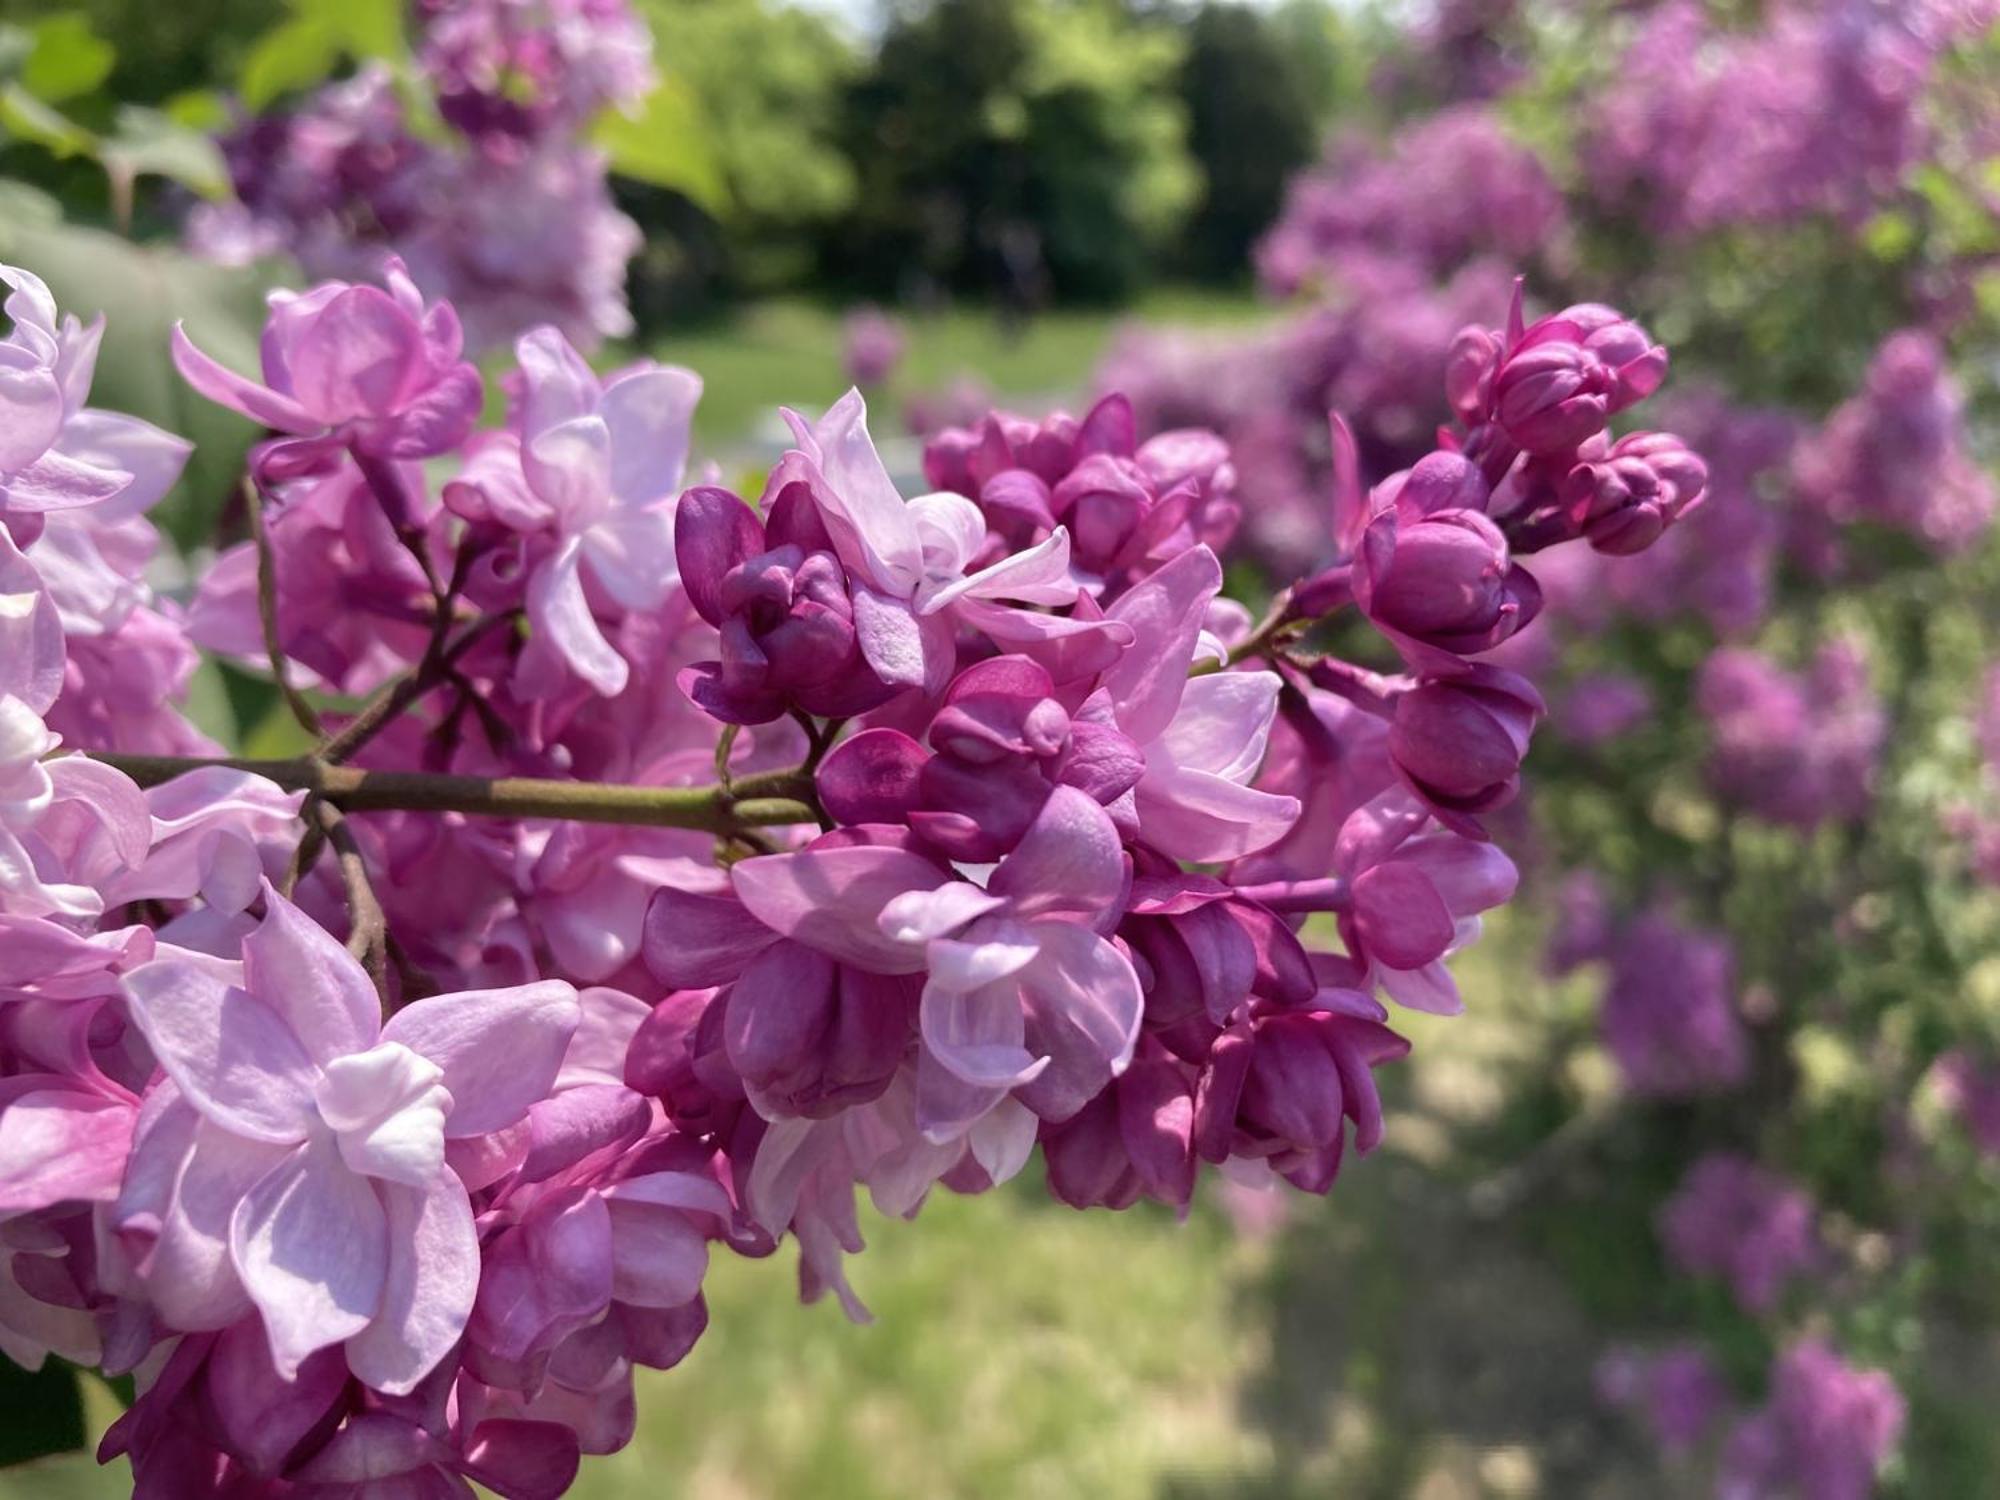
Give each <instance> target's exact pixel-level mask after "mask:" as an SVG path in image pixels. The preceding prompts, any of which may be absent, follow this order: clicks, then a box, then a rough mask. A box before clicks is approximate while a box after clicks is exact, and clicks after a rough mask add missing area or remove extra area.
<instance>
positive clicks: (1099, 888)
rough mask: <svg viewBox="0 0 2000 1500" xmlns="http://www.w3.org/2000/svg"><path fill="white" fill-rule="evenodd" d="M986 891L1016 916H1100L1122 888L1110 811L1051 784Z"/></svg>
mask: <svg viewBox="0 0 2000 1500" xmlns="http://www.w3.org/2000/svg"><path fill="white" fill-rule="evenodd" d="M987 889H989V890H990V891H992V892H993V894H994V895H996V896H1006V897H1009V898H1010V899H1011V900H1012V902H1013V909H1014V911H1015V912H1016V913H1017V914H1018V915H1020V916H1022V917H1035V916H1040V915H1043V914H1045V913H1050V912H1067V913H1074V914H1076V915H1079V916H1085V917H1093V918H1094V917H1099V916H1102V915H1103V914H1104V913H1105V912H1106V911H1108V910H1109V909H1110V908H1111V907H1112V906H1113V905H1114V904H1115V903H1116V902H1117V900H1118V898H1119V896H1120V894H1121V893H1122V892H1123V891H1124V889H1125V852H1124V848H1123V846H1122V844H1121V842H1120V840H1119V837H1118V829H1117V828H1116V826H1114V825H1113V823H1112V821H1111V815H1110V814H1109V813H1107V812H1105V810H1104V809H1103V807H1102V806H1100V805H1099V804H1098V803H1097V801H1096V800H1095V799H1094V798H1092V797H1091V796H1090V795H1089V794H1088V793H1086V792H1082V791H1079V790H1077V788H1075V787H1073V786H1059V787H1057V788H1056V789H1055V790H1054V791H1052V792H1051V793H1049V799H1048V801H1047V802H1045V803H1043V804H1042V810H1041V811H1040V812H1039V813H1037V814H1036V815H1035V821H1034V822H1033V823H1031V824H1030V825H1029V826H1028V831H1027V832H1026V833H1025V834H1023V835H1022V836H1021V842H1020V843H1019V844H1018V845H1016V846H1015V849H1014V852H1013V853H1012V854H1010V855H1008V856H1007V857H1006V858H1005V859H1003V860H1002V861H1001V862H1000V867H999V868H998V869H997V870H995V871H994V872H993V876H992V879H991V880H989V881H988V882H987Z"/></svg>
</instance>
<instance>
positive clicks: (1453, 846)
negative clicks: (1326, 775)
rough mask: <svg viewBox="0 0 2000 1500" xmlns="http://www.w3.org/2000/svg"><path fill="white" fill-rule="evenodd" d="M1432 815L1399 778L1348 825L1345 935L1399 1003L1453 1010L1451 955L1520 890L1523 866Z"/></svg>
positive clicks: (1456, 1002)
mask: <svg viewBox="0 0 2000 1500" xmlns="http://www.w3.org/2000/svg"><path fill="white" fill-rule="evenodd" d="M1429 822H1430V811H1429V809H1428V808H1427V807H1425V806H1424V805H1423V804H1422V803H1420V802H1419V801H1418V800H1417V799H1416V798H1415V797H1414V796H1412V795H1411V794H1410V793H1409V792H1408V791H1406V790H1405V789H1404V788H1402V787H1395V788H1393V789H1391V790H1389V791H1387V792H1384V793H1383V794H1382V795H1381V796H1379V797H1376V798H1375V799H1374V800H1373V801H1371V802H1368V803H1366V804H1365V805H1363V806H1362V807H1360V808H1358V809H1356V810H1355V812H1354V813H1353V815H1352V816H1350V817H1349V818H1348V819H1347V821H1346V822H1345V823H1344V824H1342V825H1341V829H1340V836H1339V839H1338V841H1337V842H1336V843H1335V845H1334V854H1333V868H1334V872H1335V873H1336V874H1337V875H1340V876H1342V877H1344V878H1345V879H1346V880H1347V881H1348V883H1349V887H1350V898H1349V905H1348V908H1347V910H1346V911H1344V912H1343V913H1342V915H1341V923H1340V926H1341V936H1342V939H1343V940H1344V941H1345V942H1346V944H1347V951H1348V953H1349V954H1350V955H1351V956H1352V957H1353V958H1354V959H1355V960H1356V961H1357V962H1358V963H1360V964H1361V965H1363V966H1364V968H1365V969H1366V970H1367V972H1368V976H1369V978H1370V980H1371V981H1372V982H1373V983H1374V984H1376V985H1379V986H1380V988H1381V989H1382V990H1383V992H1384V993H1386V994H1387V995H1388V996H1389V997H1390V998H1391V999H1393V1000H1395V1001H1396V1002H1397V1003H1398V1004H1400V1005H1407V1006H1409V1007H1410V1008H1411V1009H1413V1010H1425V1011H1434V1012H1438V1013H1441V1014H1445V1015H1452V1014H1456V1013H1457V1012H1458V1011H1460V1010H1462V1009H1463V1008H1464V1002H1463V1001H1462V1000H1460V998H1459V994H1458V985H1457V984H1456V982H1454V980H1453V979H1452V977H1451V973H1450V971H1449V970H1448V969H1446V968H1445V965H1444V962H1443V960H1444V957H1445V955H1446V954H1448V953H1451V952H1453V951H1455V950H1457V949H1458V948H1461V947H1464V946H1465V945H1466V944H1467V943H1469V942H1470V941H1472V940H1473V939H1474V938H1476V937H1477V936H1478V933H1479V920H1478V916H1477V913H1479V912H1482V911H1485V910H1488V909H1489V908H1491V907H1495V906H1501V905H1504V904H1505V903H1506V902H1507V901H1508V900H1509V899H1510V898H1511V897H1512V896H1513V894H1514V885H1515V880H1516V874H1515V870H1514V864H1513V861H1511V860H1510V859H1508V858H1507V856H1506V855H1504V854H1502V853H1501V852H1500V851H1499V850H1498V849H1496V848H1494V847H1493V846H1492V845H1491V844H1488V843H1480V842H1477V841H1475V840H1473V839H1468V838H1463V837H1461V836H1460V835H1458V834H1457V833H1453V832H1449V831H1447V830H1443V829H1437V830H1429ZM1427 830H1429V831H1427Z"/></svg>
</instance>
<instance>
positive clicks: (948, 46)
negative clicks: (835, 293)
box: [825, 0, 1199, 307]
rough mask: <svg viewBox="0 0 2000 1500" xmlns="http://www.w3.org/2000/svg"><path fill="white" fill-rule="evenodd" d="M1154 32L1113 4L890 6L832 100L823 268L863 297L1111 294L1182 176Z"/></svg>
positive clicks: (1162, 225) (1173, 207)
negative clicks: (853, 77)
mask: <svg viewBox="0 0 2000 1500" xmlns="http://www.w3.org/2000/svg"><path fill="white" fill-rule="evenodd" d="M1182 52H1183V44H1182V39H1181V37H1180V35H1179V34H1178V33H1177V32H1176V31H1175V30H1174V29H1173V28H1172V27H1171V26H1169V25H1166V24H1164V23H1162V22H1160V21H1157V20H1146V19H1141V18H1140V17H1138V16H1136V15H1135V14H1134V13H1133V12H1132V11H1130V10H1128V9H1126V8H1125V7H1124V6H1122V5H1121V4H1119V3H1117V0H941V3H938V4H936V5H926V6H914V5H907V6H904V7H902V8H900V9H898V10H897V11H896V12H895V13H894V14H893V16H892V18H891V21H890V25H889V29H888V32H887V34H886V35H885V36H884V38H883V41H882V46H881V51H880V53H879V55H878V57H877V60H876V63H875V66H874V68H873V70H872V71H871V72H869V74H868V75H867V76H866V77H865V78H863V79H861V80H860V81H859V82H858V83H857V84H856V85H855V86H854V87H853V88H852V89H851V90H850V91H849V94H848V97H847V112H846V144H847V149H848V154H849V156H850V157H851V159H852V160H853V163H854V168H855V172H856V176H857V181H858V197H857V199H856V202H855V206H854V210H853V212H852V213H851V214H849V215H848V216H846V217H845V218H844V219H843V220H842V221H841V222H840V223H839V224H838V225H837V226H836V228H835V230H834V233H833V234H832V235H831V236H830V237H829V239H828V241H827V243H826V253H825V264H826V266H827V268H828V270H829V271H831V272H832V273H833V274H834V275H835V276H837V277H839V278H840V279H842V280H845V281H848V282H851V283H854V284H857V285H861V286H865V287H866V288H868V289H869V290H871V291H875V292H878V293H898V292H900V293H905V294H908V293H923V292H928V291H930V290H933V289H940V288H946V287H950V288H960V289H969V290H980V291H992V292H998V293H999V294H1000V295H1001V296H1002V297H1003V298H1005V299H1006V300H1007V301H1008V303H1009V304H1010V305H1014V306H1019V307H1027V306H1032V305H1035V304H1038V303H1039V302H1041V301H1043V300H1045V299H1046V298H1047V297H1049V296H1051V295H1053V296H1060V297H1069V298H1098V297H1117V296H1122V295H1124V294H1126V293H1129V292H1130V291H1131V290H1132V289H1133V288H1134V287H1135V286H1136V285H1137V284H1138V283H1139V282H1140V281H1141V280H1142V279H1143V278H1144V277H1145V276H1146V274H1147V272H1148V271H1149V270H1150V268H1151V266H1152V262H1153V258H1154V256H1155V255H1156V254H1157V253H1158V252H1159V250H1160V249H1161V248H1162V247H1163V246H1164V245H1165V244H1166V243H1167V241H1168V240H1169V238H1170V237H1171V236H1172V234H1173V233H1174V232H1175V230H1176V229H1177V228H1178V227H1179V225H1180V224H1181V222H1182V221H1183V218H1184V215H1185V213H1186V210H1187V208H1188V206H1189V204H1190V203H1191V201H1192V199H1193V196H1194V192H1195V189H1196V187H1197V184H1198V181H1199V179H1198V176H1197V173H1196V171H1195V167H1194V164H1193V162H1192V160H1191V159H1190V158H1189V156H1188V153H1187V149H1186V144H1185V140H1186V131H1185V118H1184V113H1183V110H1182V108H1181V105H1180V102H1179V100H1178V99H1177V98H1176V97H1175V95H1174V92H1173V80H1174V76H1175V71H1176V69H1177V68H1178V67H1179V64H1180V60H1181V56H1182Z"/></svg>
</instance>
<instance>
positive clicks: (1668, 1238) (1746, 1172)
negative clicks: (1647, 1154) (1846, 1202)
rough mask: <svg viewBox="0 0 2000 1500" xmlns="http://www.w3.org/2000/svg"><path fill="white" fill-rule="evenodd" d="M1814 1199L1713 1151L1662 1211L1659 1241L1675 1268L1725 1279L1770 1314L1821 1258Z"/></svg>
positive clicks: (1749, 1306)
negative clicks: (1815, 1221) (1791, 1285)
mask: <svg viewBox="0 0 2000 1500" xmlns="http://www.w3.org/2000/svg"><path fill="white" fill-rule="evenodd" d="M1813 1219H1814V1214H1813V1205H1812V1200H1811V1199H1810V1198H1808V1197H1807V1196H1806V1195H1805V1193H1804V1192H1803V1191H1801V1190H1800V1189H1799V1188H1797V1187H1796V1186H1794V1185H1793V1184H1792V1183H1790V1182H1787V1181H1786V1180H1785V1179H1784V1178H1782V1177H1779V1176H1777V1175H1776V1174H1775V1173H1771V1172H1767V1171H1765V1170H1764V1169H1763V1168H1762V1167H1759V1166H1758V1165H1757V1164H1756V1163H1755V1162H1753V1161H1751V1160H1750V1159H1749V1158H1747V1157H1742V1156H1731V1155H1726V1154H1722V1153H1711V1154H1709V1155H1707V1156H1704V1157H1702V1158H1701V1159H1700V1160H1699V1161H1697V1162H1696V1163H1695V1164H1694V1165H1693V1166H1692V1167H1691V1168H1689V1169H1688V1173H1687V1176H1686V1177H1685V1178H1684V1179H1683V1180H1682V1182H1681V1185H1680V1187H1679V1188H1677V1189H1676V1190H1675V1192H1674V1196H1673V1197H1672V1198H1670V1199H1668V1200H1667V1202H1666V1204H1665V1206H1664V1207H1662V1208H1661V1210H1660V1221H1659V1228H1660V1238H1661V1240H1662V1241H1663V1242H1664V1244H1665V1245H1666V1249H1667V1254H1668V1256H1669V1258H1670V1259H1671V1260H1672V1261H1673V1263H1674V1264H1675V1266H1677V1267H1678V1268H1679V1269H1680V1270H1682V1271H1685V1272H1687V1273H1689V1274H1690V1275H1710V1276H1720V1277H1722V1278H1723V1279H1724V1280H1726V1281H1727V1282H1728V1283H1729V1287H1730V1290H1731V1291H1732V1292H1734V1293H1735V1296H1736V1300H1737V1302H1738V1303H1740V1304H1741V1305H1742V1307H1743V1308H1744V1309H1745V1310H1746V1311H1748V1312H1753V1313H1767V1312H1770V1311H1771V1310H1772V1309H1773V1308H1774V1307H1775V1306H1776V1305H1777V1301H1778V1298H1779V1296H1780V1295H1781V1294H1782V1293H1783V1292H1784V1290H1785V1288H1786V1285H1787V1284H1788V1283H1789V1282H1791V1281H1792V1280H1794V1279H1795V1278H1796V1277H1798V1276H1800V1275H1802V1274H1803V1273H1805V1272H1807V1271H1809V1270H1811V1269H1812V1267H1813V1265H1814V1263H1815V1262H1816V1261H1817V1259H1818V1256H1819V1244H1818V1237H1817V1234H1816V1231H1815V1229H1814V1223H1813Z"/></svg>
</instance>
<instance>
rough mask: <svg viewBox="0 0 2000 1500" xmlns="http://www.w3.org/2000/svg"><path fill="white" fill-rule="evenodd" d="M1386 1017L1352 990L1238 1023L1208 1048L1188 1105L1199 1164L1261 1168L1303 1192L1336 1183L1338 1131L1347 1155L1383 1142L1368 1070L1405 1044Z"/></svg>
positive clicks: (1406, 1048) (1340, 1153) (1398, 1054)
mask: <svg viewBox="0 0 2000 1500" xmlns="http://www.w3.org/2000/svg"><path fill="white" fill-rule="evenodd" d="M1386 1019H1387V1013H1386V1012H1385V1011H1384V1010H1383V1009H1382V1007H1381V1006H1380V1005H1378V1004H1376V1003H1375V1002H1374V1001H1372V1000H1370V999H1369V998H1368V997H1367V996H1365V995H1362V994H1359V993H1356V992H1354V991H1351V990H1340V989H1330V990H1326V991H1324V992H1322V994H1321V996H1320V998H1319V999H1318V1000H1317V1001H1316V1002H1315V1005H1314V1008H1313V1009H1310V1010H1306V1011H1299V1012H1291V1013H1286V1014H1277V1015H1270V1016H1265V1017H1261V1018H1257V1019H1253V1020H1247V1021H1239V1022H1237V1023H1236V1024H1235V1025H1234V1026H1232V1027H1230V1028H1229V1030H1228V1031H1226V1032H1224V1033H1223V1035H1222V1037H1221V1038H1219V1039H1218V1040H1217V1042H1216V1044H1215V1050H1214V1053H1213V1054H1212V1056H1211V1059H1210V1062H1209V1066H1208V1068H1207V1069H1206V1070H1205V1071H1204V1072H1203V1074H1202V1079H1201V1086H1200V1089H1199V1091H1198V1092H1197V1094H1196V1096H1195V1116H1194V1145H1195V1150H1196V1151H1197V1152H1199V1153H1200V1155H1201V1156H1202V1157H1203V1158H1204V1159H1205V1160H1208V1161H1212V1162H1219V1161H1222V1160H1224V1159H1226V1158H1228V1157H1232V1156H1233V1157H1240V1158H1247V1159H1249V1160H1253V1161H1263V1162H1265V1163H1267V1164H1268V1165H1269V1167H1270V1169H1271V1170H1272V1171H1274V1172H1276V1173H1277V1174H1278V1175H1279V1176H1281V1177H1284V1178H1285V1179H1286V1180H1287V1181H1289V1182H1291V1183H1292V1184H1293V1185H1294V1186H1295V1187H1299V1188H1303V1189H1305V1190H1306V1191H1308V1192H1324V1191H1325V1190H1326V1188H1327V1187H1328V1185H1330V1184H1331V1183H1332V1182H1333V1180H1334V1178H1335V1176H1337V1175H1338V1174H1339V1171H1340V1166H1341V1159H1342V1157H1343V1156H1344V1155H1345V1152H1346V1136H1347V1123H1348V1122H1349V1121H1352V1122H1353V1125H1354V1149H1355V1150H1356V1151H1359V1152H1363V1153H1365V1152H1368V1151H1372V1150H1373V1149H1374V1148H1375V1146H1376V1144H1377V1143H1378V1142H1379V1141H1380V1140H1381V1138H1382V1105H1381V1100H1380V1098H1379V1097H1378V1096H1377V1094H1376V1091H1375V1081H1374V1076H1373V1072H1372V1070H1373V1069H1374V1068H1376V1067H1378V1066H1380V1065H1381V1064H1382V1063H1385V1062H1388V1061H1391V1060H1392V1059H1394V1058H1398V1057H1401V1056H1403V1054H1404V1053H1406V1052H1408V1051H1409V1046H1410V1044H1409V1043H1408V1042H1406V1041H1405V1040H1404V1039H1403V1038H1402V1037H1400V1036H1398V1035H1396V1033H1395V1032H1393V1031H1391V1030H1389V1028H1388V1027H1387V1026H1385V1025H1384V1024H1383V1022H1384V1021H1385V1020H1386Z"/></svg>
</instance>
